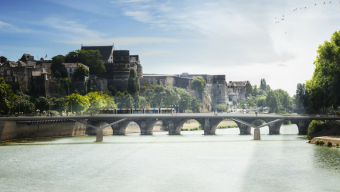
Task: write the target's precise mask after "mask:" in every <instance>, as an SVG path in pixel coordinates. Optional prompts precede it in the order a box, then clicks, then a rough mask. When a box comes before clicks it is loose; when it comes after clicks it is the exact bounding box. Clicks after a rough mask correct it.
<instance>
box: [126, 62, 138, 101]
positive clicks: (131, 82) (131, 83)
mask: <svg viewBox="0 0 340 192" xmlns="http://www.w3.org/2000/svg"><path fill="white" fill-rule="evenodd" d="M127 92H128V93H129V94H130V95H135V94H136V93H137V92H138V85H137V81H136V71H135V70H134V69H132V68H131V69H130V75H129V79H128V85H127Z"/></svg>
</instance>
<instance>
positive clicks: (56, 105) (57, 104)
mask: <svg viewBox="0 0 340 192" xmlns="http://www.w3.org/2000/svg"><path fill="white" fill-rule="evenodd" d="M50 102H51V103H53V106H52V110H55V111H59V112H61V111H64V110H65V108H66V98H65V97H61V98H56V97H53V98H51V99H50Z"/></svg>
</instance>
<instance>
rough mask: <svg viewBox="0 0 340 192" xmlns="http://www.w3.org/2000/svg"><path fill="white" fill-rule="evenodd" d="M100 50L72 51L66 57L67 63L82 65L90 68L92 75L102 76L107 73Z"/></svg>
mask: <svg viewBox="0 0 340 192" xmlns="http://www.w3.org/2000/svg"><path fill="white" fill-rule="evenodd" d="M100 57H101V55H100V52H99V50H76V51H71V52H69V53H68V54H67V55H66V56H65V62H67V63H76V62H79V63H82V64H84V65H86V66H88V67H89V68H90V74H91V75H97V76H99V75H101V74H102V73H103V72H105V71H106V69H105V66H104V62H103V61H102V60H100Z"/></svg>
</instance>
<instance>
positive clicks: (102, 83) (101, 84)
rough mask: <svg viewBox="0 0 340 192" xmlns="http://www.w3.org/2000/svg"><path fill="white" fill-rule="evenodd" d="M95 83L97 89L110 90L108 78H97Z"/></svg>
mask: <svg viewBox="0 0 340 192" xmlns="http://www.w3.org/2000/svg"><path fill="white" fill-rule="evenodd" d="M94 84H95V85H96V91H104V90H108V86H107V80H106V79H96V80H94Z"/></svg>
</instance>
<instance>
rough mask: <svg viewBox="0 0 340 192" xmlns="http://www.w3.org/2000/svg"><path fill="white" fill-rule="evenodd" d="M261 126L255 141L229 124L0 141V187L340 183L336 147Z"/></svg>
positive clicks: (235, 187) (225, 187) (321, 186)
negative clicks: (100, 137)
mask: <svg viewBox="0 0 340 192" xmlns="http://www.w3.org/2000/svg"><path fill="white" fill-rule="evenodd" d="M252 132H253V131H252ZM268 132H269V130H268V127H265V128H262V129H261V139H262V140H261V141H254V140H252V139H253V135H245V136H241V135H238V134H239V129H238V128H232V129H218V130H217V131H216V134H217V135H214V136H204V135H202V134H203V131H183V132H182V135H180V136H169V135H167V133H166V132H155V133H154V135H153V136H140V135H139V134H138V133H135V134H128V135H126V136H111V135H110V136H104V142H101V143H96V142H94V141H95V137H94V136H88V137H70V138H57V139H46V140H41V141H31V142H24V143H21V142H14V143H7V144H2V145H0V191H4V192H7V191H15V192H17V191H35V192H37V191H56V192H57V191H58V192H60V191H91V192H93V191H124V192H126V191H129V192H130V191H148V192H149V191H162V192H163V191H261V192H263V191H339V190H340V182H339V180H340V148H334V147H333V148H328V147H322V146H316V145H313V144H308V143H306V142H307V140H306V139H305V138H303V137H302V136H299V135H296V134H297V132H298V129H297V127H296V125H287V126H283V127H282V128H281V133H282V134H281V135H268Z"/></svg>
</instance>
